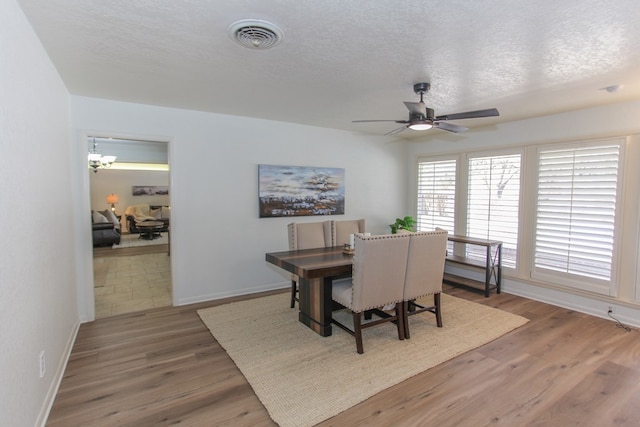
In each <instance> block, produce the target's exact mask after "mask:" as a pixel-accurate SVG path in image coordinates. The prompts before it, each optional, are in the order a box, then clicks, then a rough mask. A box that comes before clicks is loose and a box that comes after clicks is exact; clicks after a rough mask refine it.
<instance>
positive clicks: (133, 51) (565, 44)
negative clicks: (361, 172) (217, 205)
mask: <svg viewBox="0 0 640 427" xmlns="http://www.w3.org/2000/svg"><path fill="white" fill-rule="evenodd" d="M18 2H19V4H20V5H21V6H22V8H23V10H24V12H25V14H26V16H27V17H28V19H29V21H30V22H31V24H32V25H33V27H34V29H35V31H36V33H37V34H38V36H39V37H40V40H41V41H42V43H43V45H44V47H45V49H46V50H47V52H48V54H49V56H50V57H51V59H52V61H53V63H54V64H55V66H56V67H57V69H58V71H59V73H60V75H61V76H62V79H63V80H64V82H65V84H66V85H67V88H68V89H69V91H70V92H71V93H72V94H74V95H82V96H89V97H98V98H108V99H114V100H122V101H129V102H136V103H143V104H153V105H161V106H170V107H177V108H185V109H193V110H202V111H211V112H216V113H223V114H233V115H240V116H249V117H258V118H264V119H271V120H279V121H287V122H294V123H301V124H307V125H315V126H322V127H330V128H337V129H345V130H350V131H358V132H371V133H377V134H384V133H385V132H387V131H389V130H391V129H394V128H395V127H397V125H396V124H395V123H351V121H352V120H358V119H398V120H405V119H407V118H408V111H407V109H406V108H405V106H404V105H403V103H402V101H417V100H418V97H417V96H416V95H415V94H414V93H413V89H412V86H413V84H414V83H416V82H421V81H427V82H430V83H431V91H430V92H429V93H428V94H427V95H426V98H425V101H426V104H427V106H429V107H431V108H434V109H435V112H436V115H443V114H448V113H457V112H462V111H469V110H476V109H485V108H493V107H496V108H498V109H499V110H500V113H501V116H500V117H499V118H482V119H472V120H458V121H456V122H455V124H459V125H463V126H467V127H471V128H473V127H474V126H482V125H488V124H494V123H498V122H504V121H512V120H517V119H522V118H526V117H534V116H541V115H546V114H551V113H557V112H561V111H566V110H573V109H579V108H584V107H590V106H596V105H603V104H608V103H614V102H620V101H624V100H628V99H640V73H639V71H640V24H639V23H640V3H639V2H638V1H637V0H611V1H604V0H601V1H594V0H560V1H558V0H551V1H549V0H539V1H531V0H493V1H492V0H484V1H480V0H478V1H473V0H448V1H435V0H419V1H413V0H397V1H389V0H361V1H356V0H350V1H345V0H323V1H312V0H242V1H240V0H227V1H222V0H180V1H176V0H135V1H133V0H109V1H98V0H18ZM240 19H260V20H266V21H270V22H273V23H274V24H276V25H277V26H278V27H280V28H281V29H282V31H283V32H284V39H283V41H282V43H281V44H279V45H277V46H275V47H273V48H271V49H268V50H263V51H257V50H252V49H248V48H245V47H242V46H239V45H238V44H236V43H234V42H233V41H232V40H231V39H230V37H229V36H228V34H227V29H228V28H229V26H230V25H231V24H232V23H234V22H235V21H237V20H240ZM611 85H623V87H622V88H621V89H620V90H618V91H617V92H608V91H606V90H602V88H604V87H607V86H611ZM426 132H437V133H440V132H443V131H441V130H430V131H426ZM418 134H419V133H418V132H415V131H410V130H407V131H404V132H402V133H400V134H398V135H397V136H398V137H412V136H417V135H418ZM423 135H424V134H423Z"/></svg>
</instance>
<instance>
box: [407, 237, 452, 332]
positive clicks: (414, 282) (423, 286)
mask: <svg viewBox="0 0 640 427" xmlns="http://www.w3.org/2000/svg"><path fill="white" fill-rule="evenodd" d="M447 235H448V234H447V232H446V231H444V230H441V231H426V232H418V233H411V234H407V235H406V236H408V237H409V238H410V242H409V255H408V258H407V268H406V271H407V273H406V277H405V285H404V294H403V298H402V299H403V300H404V309H403V312H404V313H405V318H406V319H405V338H407V339H409V338H410V334H409V316H412V315H414V314H418V313H423V312H425V311H428V312H431V313H433V314H435V315H436V324H437V326H438V327H439V328H441V327H442V308H441V304H440V294H441V293H442V279H443V274H444V264H445V258H446V252H447ZM429 295H433V305H432V306H422V305H419V304H418V303H416V301H415V300H416V299H418V298H422V297H425V296H429Z"/></svg>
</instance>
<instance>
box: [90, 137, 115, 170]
mask: <svg viewBox="0 0 640 427" xmlns="http://www.w3.org/2000/svg"><path fill="white" fill-rule="evenodd" d="M97 147H98V144H97V143H96V139H95V138H93V148H92V149H90V150H89V156H88V159H89V167H90V168H93V172H94V173H98V169H102V168H108V167H111V165H112V164H113V162H115V161H116V156H103V155H102V154H100V152H99V151H98V148H97Z"/></svg>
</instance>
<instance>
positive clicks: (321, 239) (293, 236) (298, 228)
mask: <svg viewBox="0 0 640 427" xmlns="http://www.w3.org/2000/svg"><path fill="white" fill-rule="evenodd" d="M331 232H332V230H331V221H324V222H294V223H291V224H289V225H288V226H287V233H288V236H289V250H290V251H295V250H302V249H315V248H325V247H330V246H331V245H332V236H331ZM297 293H298V276H296V275H295V274H292V275H291V308H294V307H295V306H296V301H297V297H296V295H297Z"/></svg>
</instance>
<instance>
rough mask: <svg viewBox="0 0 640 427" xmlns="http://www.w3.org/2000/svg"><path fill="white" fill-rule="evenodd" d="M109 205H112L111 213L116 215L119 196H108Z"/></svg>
mask: <svg viewBox="0 0 640 427" xmlns="http://www.w3.org/2000/svg"><path fill="white" fill-rule="evenodd" d="M107 203H108V204H110V205H111V212H113V213H114V214H115V213H116V204H117V203H118V195H117V194H109V195H108V196H107Z"/></svg>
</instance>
